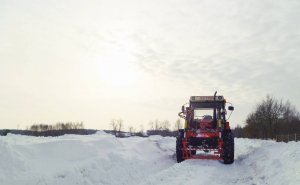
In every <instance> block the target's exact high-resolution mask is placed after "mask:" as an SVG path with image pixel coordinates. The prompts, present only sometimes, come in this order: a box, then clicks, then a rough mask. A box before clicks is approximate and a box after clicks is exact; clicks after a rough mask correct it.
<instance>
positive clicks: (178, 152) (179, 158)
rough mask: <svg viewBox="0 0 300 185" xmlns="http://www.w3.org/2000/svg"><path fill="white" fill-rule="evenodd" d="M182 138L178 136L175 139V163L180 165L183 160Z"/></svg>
mask: <svg viewBox="0 0 300 185" xmlns="http://www.w3.org/2000/svg"><path fill="white" fill-rule="evenodd" d="M181 147H182V137H181V135H180V134H179V135H178V136H177V137H176V159H177V162H178V163H180V162H182V161H183V160H184V159H183V156H182V149H181Z"/></svg>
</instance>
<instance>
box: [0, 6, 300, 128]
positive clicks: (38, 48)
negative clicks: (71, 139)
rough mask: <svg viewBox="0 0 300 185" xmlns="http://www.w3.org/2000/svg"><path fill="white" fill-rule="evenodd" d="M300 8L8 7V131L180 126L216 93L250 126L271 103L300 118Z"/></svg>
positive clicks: (3, 29)
mask: <svg viewBox="0 0 300 185" xmlns="http://www.w3.org/2000/svg"><path fill="white" fill-rule="evenodd" d="M299 16H300V1H298V0H276V1H274V0H252V1H244V0H226V1H222V0H221V1H220V0H164V1H159V0H151V1H146V0H127V1H122V0H110V1H104V0H86V1H79V0H60V1H57V0H45V1H39V0H27V1H21V0H0V87H1V88H0V129H1V128H10V129H17V128H18V129H25V128H26V127H27V126H30V125H32V124H36V123H44V124H54V123H57V122H69V121H72V122H81V121H82V122H84V125H85V127H86V128H94V129H109V128H110V127H109V123H110V121H111V120H112V119H122V120H123V121H124V124H125V129H127V127H128V126H133V127H135V128H137V129H139V128H140V127H141V125H143V127H144V128H147V127H148V123H149V121H153V120H156V119H158V120H161V121H163V120H169V121H170V123H171V124H172V125H173V123H174V122H175V121H176V120H177V119H178V118H179V117H178V116H177V113H178V112H179V111H180V109H181V105H183V104H185V103H187V102H188V100H189V97H190V96H192V95H213V94H214V92H215V91H218V94H219V95H224V97H225V98H226V100H227V101H229V102H231V103H232V104H233V105H234V106H235V111H234V112H233V114H232V116H231V118H230V122H231V125H232V126H233V127H235V126H236V125H237V124H239V125H244V123H245V120H246V118H247V115H248V114H249V113H250V112H252V111H253V110H254V109H255V106H256V104H257V103H259V102H260V101H261V100H262V99H263V98H264V97H266V95H267V94H270V95H272V96H274V97H275V98H278V99H281V98H282V99H283V100H290V102H291V103H292V104H293V105H294V106H295V107H296V108H298V110H299V109H300V96H299V93H298V92H299V91H300V85H299V84H300V83H299V82H298V80H299V79H300V72H299V71H300V55H299V52H300V24H299V20H298V19H299Z"/></svg>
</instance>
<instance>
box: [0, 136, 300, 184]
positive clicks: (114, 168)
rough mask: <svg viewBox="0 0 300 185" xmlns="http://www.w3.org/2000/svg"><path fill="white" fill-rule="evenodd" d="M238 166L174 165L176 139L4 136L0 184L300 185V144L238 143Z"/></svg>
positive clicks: (215, 163)
mask: <svg viewBox="0 0 300 185" xmlns="http://www.w3.org/2000/svg"><path fill="white" fill-rule="evenodd" d="M235 141H236V153H235V163H234V164H233V165H224V164H221V163H219V162H218V161H212V160H187V161H184V162H182V163H180V164H178V163H176V160H175V155H174V153H175V138H172V137H165V138H163V137H160V136H151V137H148V138H140V137H130V138H115V137H114V136H112V135H109V134H106V133H104V132H98V133H96V134H95V135H90V136H77V135H65V136H61V137H53V138H52V137H47V138H46V137H29V136H18V135H8V136H7V137H0V151H1V152H0V157H1V160H0V184H5V185H32V184H47V185H56V184H59V185H70V184H87V185H96V184H97V185H102V184H107V185H117V184H118V185H119V184H131V185H135V184H148V185H150V184H153V185H154V184H155V185H157V184H158V185H159V184H172V185H177V184H178V185H179V184H206V183H207V184H211V185H212V184H272V185H273V184H275V185H276V184H278V185H279V184H280V185H281V184H295V185H296V184H300V162H299V161H300V143H299V142H298V143H296V142H291V143H287V144H286V143H275V142H273V141H261V140H249V139H236V140H235Z"/></svg>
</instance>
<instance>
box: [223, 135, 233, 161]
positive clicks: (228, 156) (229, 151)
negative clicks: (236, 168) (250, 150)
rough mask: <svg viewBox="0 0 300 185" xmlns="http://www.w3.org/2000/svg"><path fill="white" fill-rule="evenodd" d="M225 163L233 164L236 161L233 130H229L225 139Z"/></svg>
mask: <svg viewBox="0 0 300 185" xmlns="http://www.w3.org/2000/svg"><path fill="white" fill-rule="evenodd" d="M222 157H223V160H224V164H232V163H233V161H234V137H233V133H232V132H227V133H226V135H225V136H224V140H223V155H222Z"/></svg>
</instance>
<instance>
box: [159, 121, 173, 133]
mask: <svg viewBox="0 0 300 185" xmlns="http://www.w3.org/2000/svg"><path fill="white" fill-rule="evenodd" d="M170 126H171V124H170V122H169V121H168V120H165V121H163V122H162V123H161V127H162V130H165V131H169V130H170Z"/></svg>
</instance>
